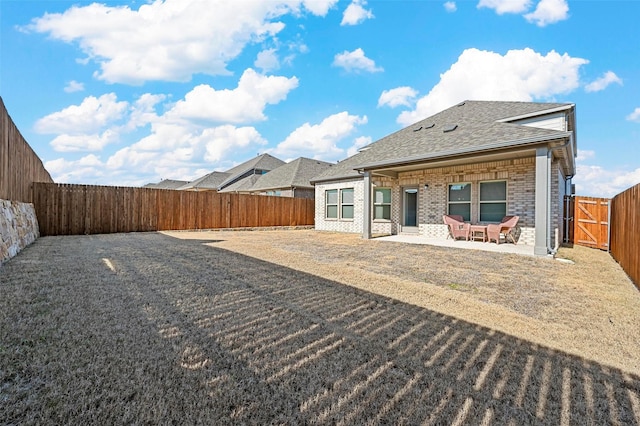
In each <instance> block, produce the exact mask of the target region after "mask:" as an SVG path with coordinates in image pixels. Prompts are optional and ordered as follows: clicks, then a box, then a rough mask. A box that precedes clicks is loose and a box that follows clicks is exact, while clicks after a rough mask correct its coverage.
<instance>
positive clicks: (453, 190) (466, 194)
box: [449, 183, 502, 222]
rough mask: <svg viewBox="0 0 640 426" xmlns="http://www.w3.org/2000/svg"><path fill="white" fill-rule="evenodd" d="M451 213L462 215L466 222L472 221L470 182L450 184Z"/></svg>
mask: <svg viewBox="0 0 640 426" xmlns="http://www.w3.org/2000/svg"><path fill="white" fill-rule="evenodd" d="M449 214H457V215H460V216H462V218H463V219H464V221H465V222H470V221H471V184H470V183H452V184H449ZM501 219H502V218H501Z"/></svg>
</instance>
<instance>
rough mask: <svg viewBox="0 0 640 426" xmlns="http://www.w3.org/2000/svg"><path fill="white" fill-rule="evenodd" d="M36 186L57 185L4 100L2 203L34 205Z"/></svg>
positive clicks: (0, 110) (0, 107) (0, 106)
mask: <svg viewBox="0 0 640 426" xmlns="http://www.w3.org/2000/svg"><path fill="white" fill-rule="evenodd" d="M32 182H53V180H52V179H51V176H50V175H49V172H47V170H46V169H45V168H44V166H43V165H42V160H40V158H39V157H38V156H37V155H36V153H35V152H34V151H33V149H31V147H30V146H29V144H28V143H27V141H26V140H25V139H24V138H23V137H22V135H21V134H20V131H19V130H18V128H17V127H16V125H15V124H14V123H13V120H12V119H11V117H9V113H8V112H7V109H6V108H5V106H4V102H3V101H2V98H0V199H3V200H11V201H20V202H23V203H30V202H32V194H31V183H32Z"/></svg>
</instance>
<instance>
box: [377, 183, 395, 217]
mask: <svg viewBox="0 0 640 426" xmlns="http://www.w3.org/2000/svg"><path fill="white" fill-rule="evenodd" d="M373 220H391V189H390V188H375V189H374V190H373Z"/></svg>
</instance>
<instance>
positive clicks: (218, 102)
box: [0, 0, 640, 196]
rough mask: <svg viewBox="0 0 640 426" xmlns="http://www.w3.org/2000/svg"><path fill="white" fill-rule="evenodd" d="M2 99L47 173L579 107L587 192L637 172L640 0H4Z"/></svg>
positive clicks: (230, 156)
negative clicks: (470, 102)
mask: <svg viewBox="0 0 640 426" xmlns="http://www.w3.org/2000/svg"><path fill="white" fill-rule="evenodd" d="M0 8H1V10H0V31H1V33H0V61H1V62H0V96H2V98H3V100H4V102H5V105H6V107H7V109H8V111H9V114H10V115H11V117H12V118H13V120H14V122H15V123H16V125H17V126H18V128H19V129H20V131H21V133H22V134H23V136H24V137H25V138H26V139H27V141H28V142H29V143H30V144H31V146H32V147H33V149H34V150H35V151H36V153H37V154H38V155H39V156H40V157H41V158H42V160H43V162H44V164H45V167H46V168H47V169H48V170H49V172H50V173H51V175H52V176H53V178H54V180H55V181H57V182H69V183H85V184H105V185H133V186H138V185H143V184H145V183H148V182H157V181H159V180H161V179H182V180H191V179H195V178H197V177H199V176H201V175H203V174H205V173H208V172H210V171H212V170H225V169H228V168H230V167H232V166H234V165H236V164H238V163H240V162H243V161H245V160H248V159H250V158H252V157H253V156H255V155H257V154H258V153H265V152H267V153H270V154H272V155H275V156H277V157H279V158H281V159H283V160H286V161H288V160H292V159H295V158H297V157H300V156H304V157H310V158H317V159H321V160H325V161H338V160H341V159H343V158H346V157H347V156H349V155H352V154H353V153H354V152H356V151H357V149H358V147H360V146H363V145H366V144H368V143H370V142H372V141H375V140H377V139H379V138H382V137H384V136H385V135H387V134H389V133H391V132H394V131H396V130H398V129H400V128H402V127H404V126H406V125H409V124H411V123H412V122H415V121H418V120H420V119H422V118H425V117H427V116H429V115H431V114H434V113H436V112H438V111H440V110H442V109H445V108H447V107H449V106H452V105H454V104H456V103H458V102H460V101H462V100H465V99H477V100H515V101H540V102H545V101H548V102H572V103H575V104H576V106H577V128H578V147H579V158H578V161H577V163H578V173H577V175H576V177H575V178H574V183H575V184H576V187H577V192H578V194H580V195H592V196H613V195H615V194H616V193H618V192H620V191H622V190H624V189H626V188H628V187H630V186H632V185H634V184H636V183H638V182H640V42H639V40H640V26H639V25H637V17H638V16H640V2H638V1H635V0H630V1H611V0H609V1H578V0H576V1H570V0H474V1H447V2H445V1H440V0H438V1H402V0H397V1H390V0H389V1H375V0H370V1H368V2H367V1H364V0H340V1H338V0H310V1H307V0H268V1H249V0H239V1H238V0H234V1H231V0H228V1H216V0H202V1H187V0H165V1H155V2H145V1H109V2H102V3H91V2H84V1H74V2H68V1H55V0H50V1H30V0H27V1H25V0H14V1H12V0H2V2H0Z"/></svg>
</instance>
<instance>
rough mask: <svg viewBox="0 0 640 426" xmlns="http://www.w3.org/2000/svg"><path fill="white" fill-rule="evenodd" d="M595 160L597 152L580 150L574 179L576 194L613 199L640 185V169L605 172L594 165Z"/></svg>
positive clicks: (620, 169)
mask: <svg viewBox="0 0 640 426" xmlns="http://www.w3.org/2000/svg"><path fill="white" fill-rule="evenodd" d="M594 160H596V152H595V151H592V150H582V149H579V150H578V156H577V157H576V169H577V170H576V176H575V177H574V179H573V183H575V185H576V194H578V195H583V196H591V197H605V198H611V197H613V196H615V195H617V194H619V193H620V192H622V191H624V190H626V189H627V188H629V187H631V186H634V185H636V184H638V183H640V168H637V169H635V170H629V169H623V168H619V169H616V170H605V169H604V168H603V167H602V166H599V165H596V164H593V162H594Z"/></svg>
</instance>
